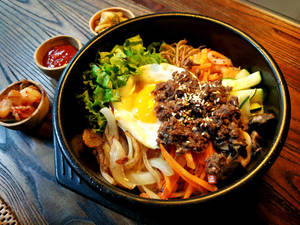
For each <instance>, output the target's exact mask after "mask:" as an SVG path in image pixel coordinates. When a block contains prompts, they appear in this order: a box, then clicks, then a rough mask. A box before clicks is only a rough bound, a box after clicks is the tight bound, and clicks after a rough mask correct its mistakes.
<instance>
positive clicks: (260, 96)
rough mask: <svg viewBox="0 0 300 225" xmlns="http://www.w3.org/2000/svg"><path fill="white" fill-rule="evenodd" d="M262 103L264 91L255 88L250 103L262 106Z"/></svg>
mask: <svg viewBox="0 0 300 225" xmlns="http://www.w3.org/2000/svg"><path fill="white" fill-rule="evenodd" d="M263 101H264V90H263V89H262V88H257V89H256V92H255V94H254V95H253V96H252V98H251V99H250V102H251V103H258V104H260V105H262V104H263Z"/></svg>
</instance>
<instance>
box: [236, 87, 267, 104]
mask: <svg viewBox="0 0 300 225" xmlns="http://www.w3.org/2000/svg"><path fill="white" fill-rule="evenodd" d="M263 95H264V91H263V89H262V88H254V89H246V90H239V91H232V92H230V96H237V97H238V100H239V103H240V104H241V103H242V102H243V101H244V100H245V98H246V97H247V96H250V103H251V104H252V103H254V102H256V103H258V104H261V105H262V103H263Z"/></svg>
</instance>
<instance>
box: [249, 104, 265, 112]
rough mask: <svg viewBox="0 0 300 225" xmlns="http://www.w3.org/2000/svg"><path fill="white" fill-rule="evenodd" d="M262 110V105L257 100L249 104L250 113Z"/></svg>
mask: <svg viewBox="0 0 300 225" xmlns="http://www.w3.org/2000/svg"><path fill="white" fill-rule="evenodd" d="M262 110H263V106H262V105H261V104H259V103H257V102H254V103H251V104H250V113H255V112H258V111H262Z"/></svg>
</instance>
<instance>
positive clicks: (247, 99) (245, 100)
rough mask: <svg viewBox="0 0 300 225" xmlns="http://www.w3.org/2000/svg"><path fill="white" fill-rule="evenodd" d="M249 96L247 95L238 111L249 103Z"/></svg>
mask: <svg viewBox="0 0 300 225" xmlns="http://www.w3.org/2000/svg"><path fill="white" fill-rule="evenodd" d="M249 99H250V95H248V96H247V97H246V98H245V99H244V100H243V101H242V102H241V104H240V109H241V108H242V107H243V105H244V104H245V103H246V102H247V101H248V102H249Z"/></svg>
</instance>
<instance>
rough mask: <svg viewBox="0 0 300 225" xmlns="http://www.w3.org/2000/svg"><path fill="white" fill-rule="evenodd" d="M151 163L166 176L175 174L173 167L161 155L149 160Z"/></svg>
mask: <svg viewBox="0 0 300 225" xmlns="http://www.w3.org/2000/svg"><path fill="white" fill-rule="evenodd" d="M149 162H150V164H151V165H152V166H153V167H155V168H157V169H159V170H160V171H161V172H163V173H164V174H165V175H166V176H168V177H169V176H172V175H173V174H174V171H173V169H172V167H171V166H170V165H169V164H168V162H167V161H166V160H164V159H163V158H161V157H158V158H152V159H150V160H149Z"/></svg>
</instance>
